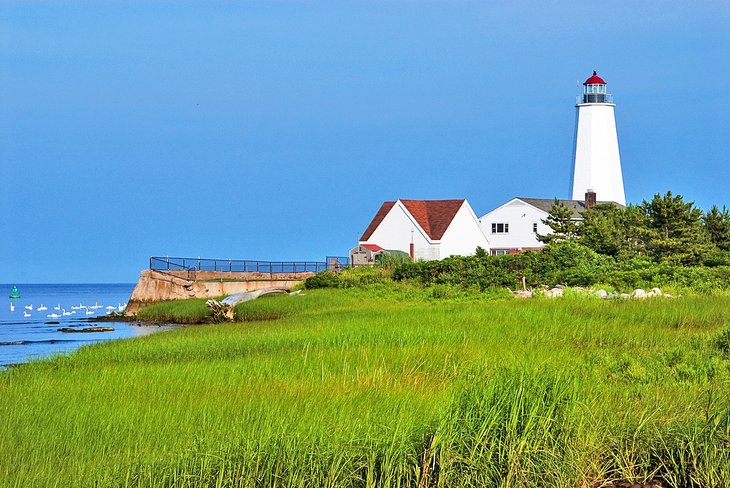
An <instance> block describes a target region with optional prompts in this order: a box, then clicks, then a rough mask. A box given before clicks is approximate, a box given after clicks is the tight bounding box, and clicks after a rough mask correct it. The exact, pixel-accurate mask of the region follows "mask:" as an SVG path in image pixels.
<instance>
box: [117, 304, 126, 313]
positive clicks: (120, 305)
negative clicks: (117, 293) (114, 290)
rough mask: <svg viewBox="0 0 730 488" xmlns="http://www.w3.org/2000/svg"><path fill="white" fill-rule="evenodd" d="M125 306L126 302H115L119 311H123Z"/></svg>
mask: <svg viewBox="0 0 730 488" xmlns="http://www.w3.org/2000/svg"><path fill="white" fill-rule="evenodd" d="M125 308H127V304H126V303H125V304H124V305H122V304H121V303H118V302H117V310H119V311H120V312H124V309H125Z"/></svg>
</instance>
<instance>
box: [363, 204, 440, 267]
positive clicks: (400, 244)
mask: <svg viewBox="0 0 730 488" xmlns="http://www.w3.org/2000/svg"><path fill="white" fill-rule="evenodd" d="M411 231H413V243H414V244H415V255H416V259H418V258H419V256H420V257H422V258H423V259H438V249H436V250H434V249H432V247H433V243H432V242H430V241H429V239H428V236H426V234H425V232H423V229H421V227H420V226H419V225H418V223H416V221H415V220H414V219H413V217H412V216H411V214H410V213H408V211H407V210H406V208H405V207H404V206H403V204H402V203H401V202H400V201H398V202H396V204H395V205H393V208H391V209H390V212H388V214H387V215H386V216H385V218H384V219H383V221H382V222H381V223H380V225H378V227H377V228H376V229H375V231H374V232H373V233H372V235H371V236H370V239H368V240H367V241H362V242H361V244H377V245H378V246H380V247H382V248H383V249H389V250H397V251H403V252H405V253H409V254H410V244H411ZM434 255H435V257H433V256H434Z"/></svg>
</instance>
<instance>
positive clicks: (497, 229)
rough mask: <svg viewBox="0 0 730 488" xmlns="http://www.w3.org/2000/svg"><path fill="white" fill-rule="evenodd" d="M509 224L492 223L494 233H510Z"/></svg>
mask: <svg viewBox="0 0 730 488" xmlns="http://www.w3.org/2000/svg"><path fill="white" fill-rule="evenodd" d="M508 233H509V224H496V223H493V224H492V234H508Z"/></svg>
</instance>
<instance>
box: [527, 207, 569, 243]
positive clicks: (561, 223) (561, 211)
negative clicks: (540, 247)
mask: <svg viewBox="0 0 730 488" xmlns="http://www.w3.org/2000/svg"><path fill="white" fill-rule="evenodd" d="M542 223H543V224H545V225H547V226H548V227H550V228H551V229H552V230H553V232H552V233H551V234H545V235H541V234H537V240H539V241H540V242H544V243H546V244H550V243H551V242H560V241H572V240H575V239H576V238H577V236H578V223H577V222H576V221H575V220H574V219H573V211H572V210H570V209H569V208H568V207H567V206H566V205H565V204H564V203H563V202H561V201H560V200H558V199H557V198H556V199H555V201H553V205H552V207H550V212H548V216H547V217H546V218H545V220H543V221H542Z"/></svg>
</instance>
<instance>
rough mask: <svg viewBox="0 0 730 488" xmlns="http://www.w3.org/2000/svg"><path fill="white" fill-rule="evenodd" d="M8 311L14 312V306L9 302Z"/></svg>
mask: <svg viewBox="0 0 730 488" xmlns="http://www.w3.org/2000/svg"><path fill="white" fill-rule="evenodd" d="M10 311H11V312H15V305H13V302H10Z"/></svg>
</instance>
